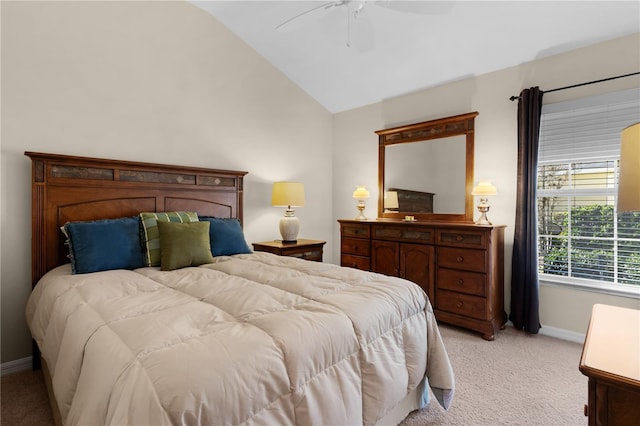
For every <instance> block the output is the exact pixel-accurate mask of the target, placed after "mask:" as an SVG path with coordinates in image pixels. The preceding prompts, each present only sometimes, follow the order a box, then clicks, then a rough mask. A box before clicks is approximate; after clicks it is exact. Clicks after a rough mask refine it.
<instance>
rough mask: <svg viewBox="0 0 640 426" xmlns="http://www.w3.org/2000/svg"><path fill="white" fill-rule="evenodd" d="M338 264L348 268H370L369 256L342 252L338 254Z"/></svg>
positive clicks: (364, 269) (366, 269)
mask: <svg viewBox="0 0 640 426" xmlns="http://www.w3.org/2000/svg"><path fill="white" fill-rule="evenodd" d="M340 266H347V267H349V268H356V269H361V270H363V271H369V270H371V258H369V257H363V256H353V255H350V254H343V255H342V256H340Z"/></svg>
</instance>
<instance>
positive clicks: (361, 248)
mask: <svg viewBox="0 0 640 426" xmlns="http://www.w3.org/2000/svg"><path fill="white" fill-rule="evenodd" d="M340 249H341V250H342V253H345V254H355V255H358V256H370V255H371V243H370V242H369V240H365V239H363V238H342V246H341V247H340Z"/></svg>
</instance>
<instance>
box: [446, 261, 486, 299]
mask: <svg viewBox="0 0 640 426" xmlns="http://www.w3.org/2000/svg"><path fill="white" fill-rule="evenodd" d="M437 285H438V288H441V289H445V290H453V291H457V292H460V293H466V294H473V295H476V296H486V288H487V276H486V275H485V274H480V273H477V272H467V271H459V270H456V269H445V268H438V280H437Z"/></svg>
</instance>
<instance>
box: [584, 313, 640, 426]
mask: <svg viewBox="0 0 640 426" xmlns="http://www.w3.org/2000/svg"><path fill="white" fill-rule="evenodd" d="M580 371H581V372H582V374H584V375H585V376H587V377H589V405H585V410H584V415H585V416H589V425H590V426H592V425H612V426H613V425H637V424H638V421H639V419H640V311H638V310H636V309H627V308H621V307H617V306H608V305H594V306H593V310H592V312H591V321H590V322H589V329H588V330H587V335H586V338H585V342H584V348H583V350H582V358H581V360H580Z"/></svg>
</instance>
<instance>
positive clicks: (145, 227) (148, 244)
mask: <svg viewBox="0 0 640 426" xmlns="http://www.w3.org/2000/svg"><path fill="white" fill-rule="evenodd" d="M140 221H141V223H142V230H141V232H142V249H143V250H144V253H145V261H146V263H147V266H160V233H159V231H158V222H178V223H184V222H197V221H198V214H197V213H195V212H161V213H153V212H144V213H140Z"/></svg>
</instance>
